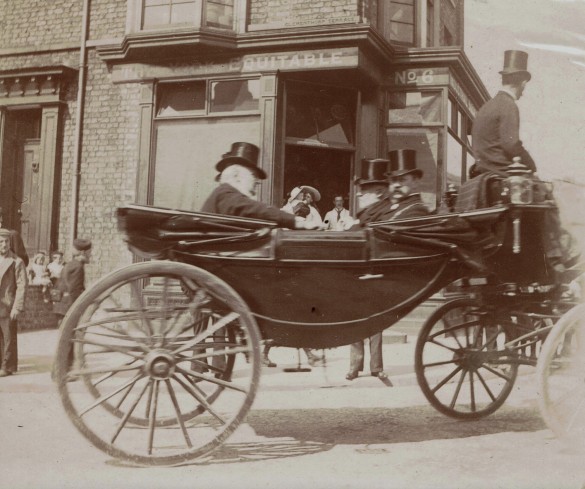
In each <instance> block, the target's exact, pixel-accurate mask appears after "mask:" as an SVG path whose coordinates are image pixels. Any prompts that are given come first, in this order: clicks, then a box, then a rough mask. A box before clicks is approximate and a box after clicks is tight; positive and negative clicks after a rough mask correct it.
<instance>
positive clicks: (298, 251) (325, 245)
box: [275, 229, 370, 262]
mask: <svg viewBox="0 0 585 489" xmlns="http://www.w3.org/2000/svg"><path fill="white" fill-rule="evenodd" d="M275 234H276V244H275V255H276V259H277V260H285V261H286V260H291V261H298V260H301V261H307V262H315V261H318V262H329V261H344V262H345V261H366V260H368V259H369V255H370V253H369V240H368V234H367V232H366V231H365V230H360V231H343V232H338V231H333V232H323V231H290V230H286V229H278V230H277V231H275Z"/></svg>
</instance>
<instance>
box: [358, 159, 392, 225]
mask: <svg viewBox="0 0 585 489" xmlns="http://www.w3.org/2000/svg"><path fill="white" fill-rule="evenodd" d="M389 165H390V161H389V160H384V159H382V158H375V159H367V158H365V159H363V160H362V170H361V175H362V176H361V177H359V178H357V179H356V180H355V183H357V184H358V185H359V191H358V193H357V198H358V212H357V218H358V221H357V224H354V225H353V226H352V229H356V228H359V227H363V226H365V225H366V224H367V223H369V222H375V221H383V220H384V217H383V216H384V215H385V214H386V213H387V212H388V211H389V209H390V207H391V206H392V195H391V194H390V191H389V189H388V180H387V178H386V174H387V173H388V170H389Z"/></svg>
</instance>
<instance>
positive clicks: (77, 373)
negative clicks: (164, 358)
mask: <svg viewBox="0 0 585 489" xmlns="http://www.w3.org/2000/svg"><path fill="white" fill-rule="evenodd" d="M136 360H138V359H135V360H132V362H131V363H134V362H135V361H136ZM141 368H142V365H130V364H128V363H126V364H123V365H120V366H119V367H98V368H81V369H79V370H70V371H69V372H68V374H69V375H70V376H71V377H81V376H84V375H95V374H107V375H106V376H104V377H100V378H99V379H98V380H97V382H95V383H94V384H93V385H98V384H100V383H101V382H103V381H104V380H106V379H108V378H110V377H112V376H113V375H115V374H117V373H119V372H131V371H132V370H138V369H141Z"/></svg>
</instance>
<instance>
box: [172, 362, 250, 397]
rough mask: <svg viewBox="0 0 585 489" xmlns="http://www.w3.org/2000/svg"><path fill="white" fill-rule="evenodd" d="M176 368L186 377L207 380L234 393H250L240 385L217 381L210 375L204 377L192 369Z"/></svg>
mask: <svg viewBox="0 0 585 489" xmlns="http://www.w3.org/2000/svg"><path fill="white" fill-rule="evenodd" d="M176 368H177V371H178V372H181V373H183V374H185V375H190V376H191V377H195V378H197V379H201V380H205V381H207V382H211V383H212V384H217V385H220V386H222V387H225V388H227V389H232V390H234V391H238V392H243V393H244V394H247V393H248V391H247V390H246V389H244V388H243V387H240V386H239V385H235V384H233V383H231V382H226V381H225V380H221V379H217V378H215V377H210V376H209V375H204V374H202V373H199V372H195V371H193V370H190V369H186V368H182V367H180V366H179V365H177V366H176Z"/></svg>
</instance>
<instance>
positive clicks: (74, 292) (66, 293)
mask: <svg viewBox="0 0 585 489" xmlns="http://www.w3.org/2000/svg"><path fill="white" fill-rule="evenodd" d="M57 288H58V289H59V290H60V291H61V292H63V298H62V299H61V301H59V302H55V304H54V305H53V312H54V313H55V314H60V315H62V316H64V315H65V313H66V312H67V310H68V309H69V307H70V306H71V304H73V303H74V302H75V300H76V299H77V298H78V297H79V296H80V295H81V294H82V293H83V291H84V290H85V263H82V262H80V261H79V260H76V259H75V258H74V259H73V260H71V261H70V262H67V263H66V264H65V266H64V267H63V270H62V271H61V277H60V278H59V280H58V281H57Z"/></svg>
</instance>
